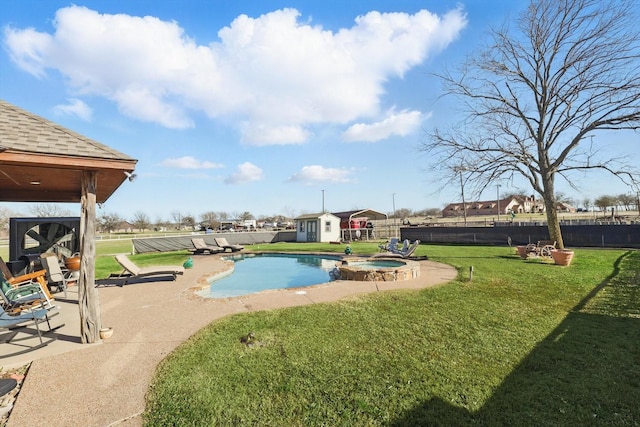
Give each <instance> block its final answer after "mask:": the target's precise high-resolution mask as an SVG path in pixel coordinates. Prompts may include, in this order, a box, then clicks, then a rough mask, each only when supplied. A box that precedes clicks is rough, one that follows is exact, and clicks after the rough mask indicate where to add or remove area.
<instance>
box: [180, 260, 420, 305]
mask: <svg viewBox="0 0 640 427" xmlns="http://www.w3.org/2000/svg"><path fill="white" fill-rule="evenodd" d="M271 254H273V255H310V256H324V257H327V258H335V259H336V268H338V269H341V268H348V269H349V268H352V267H350V266H349V264H346V265H344V262H345V261H346V262H347V263H348V262H358V261H370V260H383V261H385V260H388V261H396V262H402V263H403V264H404V267H402V266H398V267H381V268H377V269H376V271H384V272H396V271H397V270H403V271H404V270H405V269H409V270H410V272H411V273H412V277H410V278H402V279H397V280H375V279H371V280H368V279H367V280H362V281H364V282H376V281H380V282H387V281H404V280H412V279H416V278H418V277H419V276H420V264H419V262H418V261H414V260H412V259H410V258H400V257H397V256H393V255H390V256H386V255H385V254H374V255H368V256H367V255H353V254H350V255H347V254H344V255H342V254H336V253H335V252H281V251H255V252H243V253H233V254H220V258H221V260H222V261H224V262H225V265H226V266H227V269H224V270H217V271H214V272H211V273H207V274H204V275H202V276H200V277H199V278H198V279H197V281H196V286H193V287H191V288H189V289H188V290H189V291H190V292H191V293H193V297H194V298H203V299H216V300H230V299H237V298H243V297H244V298H246V297H247V296H249V295H255V294H259V293H262V292H267V291H279V290H296V291H300V290H304V289H308V288H311V287H314V286H322V285H325V284H328V283H332V282H335V281H339V280H345V281H352V282H356V281H359V280H355V279H343V278H340V279H336V280H331V281H329V282H323V283H316V284H313V285H306V286H296V287H290V288H278V289H264V290H262V291H258V292H252V293H250V294H245V295H236V296H229V297H206V296H203V295H200V292H202V291H204V290H205V289H206V288H208V287H209V286H211V283H212V282H214V281H216V280H219V279H222V278H224V277H227V276H229V275H231V274H233V271H234V265H235V262H234V261H232V260H230V259H229V258H232V257H237V256H242V255H244V256H246V255H251V256H255V255H271ZM426 259H428V258H423V259H421V260H426ZM340 262H342V265H339V264H338V263H340ZM416 271H417V274H416Z"/></svg>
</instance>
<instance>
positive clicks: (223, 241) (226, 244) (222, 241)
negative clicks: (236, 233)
mask: <svg viewBox="0 0 640 427" xmlns="http://www.w3.org/2000/svg"><path fill="white" fill-rule="evenodd" d="M213 240H215V242H216V245H218V246H220V247H221V248H222V249H224V250H225V251H226V250H227V249H229V250H231V252H238V251H241V250H243V249H244V246H242V245H232V244H231V243H229V242H227V238H226V237H214V239H213Z"/></svg>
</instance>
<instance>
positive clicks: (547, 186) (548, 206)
mask: <svg viewBox="0 0 640 427" xmlns="http://www.w3.org/2000/svg"><path fill="white" fill-rule="evenodd" d="M542 184H543V186H544V194H543V195H542V198H543V200H544V207H545V211H546V213H547V229H548V230H549V239H550V240H555V242H556V247H557V248H558V249H564V241H563V240H562V230H560V222H559V221H558V211H557V210H556V197H555V192H554V185H553V184H554V183H553V178H547V179H544V178H543V183H542Z"/></svg>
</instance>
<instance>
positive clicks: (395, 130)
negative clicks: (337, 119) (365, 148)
mask: <svg viewBox="0 0 640 427" xmlns="http://www.w3.org/2000/svg"><path fill="white" fill-rule="evenodd" d="M422 119H423V115H422V113H421V112H420V111H407V110H404V111H401V112H399V113H397V114H396V113H390V114H389V115H388V116H387V117H386V118H385V119H384V120H382V121H380V122H377V123H371V124H365V123H356V124H354V125H351V126H350V127H349V129H347V130H346V131H345V132H344V133H343V134H342V139H344V140H345V141H349V142H352V141H365V142H375V141H380V140H382V139H386V138H389V137H390V136H392V135H398V136H406V135H409V134H410V133H412V132H413V131H415V130H416V129H418V127H419V126H420V123H421V122H422Z"/></svg>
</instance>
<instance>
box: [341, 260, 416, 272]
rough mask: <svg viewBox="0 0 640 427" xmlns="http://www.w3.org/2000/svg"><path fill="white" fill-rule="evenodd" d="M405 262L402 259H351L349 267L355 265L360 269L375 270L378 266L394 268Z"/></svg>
mask: <svg viewBox="0 0 640 427" xmlns="http://www.w3.org/2000/svg"><path fill="white" fill-rule="evenodd" d="M403 265H406V263H404V262H402V261H393V260H382V259H377V260H375V261H355V262H354V261H351V262H349V267H356V268H359V269H361V270H377V269H379V268H396V267H402V266H403Z"/></svg>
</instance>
